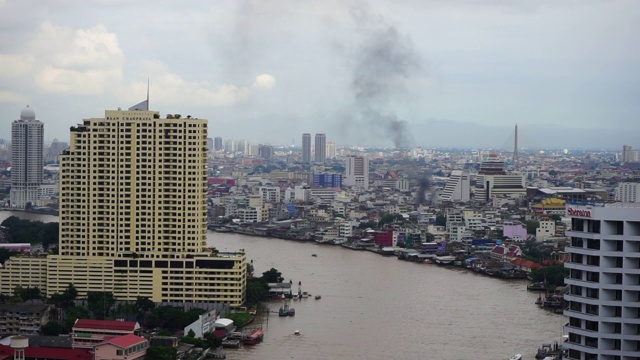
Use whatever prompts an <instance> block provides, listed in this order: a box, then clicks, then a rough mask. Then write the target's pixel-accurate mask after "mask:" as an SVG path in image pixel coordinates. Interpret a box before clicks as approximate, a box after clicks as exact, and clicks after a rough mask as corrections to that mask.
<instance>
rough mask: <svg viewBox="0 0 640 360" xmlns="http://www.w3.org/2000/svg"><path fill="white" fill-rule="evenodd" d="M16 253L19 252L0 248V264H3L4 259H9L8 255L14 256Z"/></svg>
mask: <svg viewBox="0 0 640 360" xmlns="http://www.w3.org/2000/svg"><path fill="white" fill-rule="evenodd" d="M18 254H19V253H18V252H17V251H12V250H8V249H5V248H0V264H4V263H5V261H7V260H9V258H10V257H12V256H16V255H18Z"/></svg>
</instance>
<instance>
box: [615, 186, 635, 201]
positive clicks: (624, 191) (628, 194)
mask: <svg viewBox="0 0 640 360" xmlns="http://www.w3.org/2000/svg"><path fill="white" fill-rule="evenodd" d="M615 199H616V201H621V202H633V203H635V202H640V183H632V182H622V183H619V184H618V187H617V188H616V194H615Z"/></svg>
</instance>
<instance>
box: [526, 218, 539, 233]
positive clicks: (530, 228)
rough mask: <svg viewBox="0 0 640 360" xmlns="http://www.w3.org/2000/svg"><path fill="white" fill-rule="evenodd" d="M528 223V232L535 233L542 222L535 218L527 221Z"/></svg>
mask: <svg viewBox="0 0 640 360" xmlns="http://www.w3.org/2000/svg"><path fill="white" fill-rule="evenodd" d="M526 224H527V234H534V235H535V233H536V229H537V228H538V227H540V223H539V222H537V221H535V220H529V221H527V222H526Z"/></svg>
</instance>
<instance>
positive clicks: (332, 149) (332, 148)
mask: <svg viewBox="0 0 640 360" xmlns="http://www.w3.org/2000/svg"><path fill="white" fill-rule="evenodd" d="M327 158H329V159H335V158H336V143H335V142H334V141H329V142H327Z"/></svg>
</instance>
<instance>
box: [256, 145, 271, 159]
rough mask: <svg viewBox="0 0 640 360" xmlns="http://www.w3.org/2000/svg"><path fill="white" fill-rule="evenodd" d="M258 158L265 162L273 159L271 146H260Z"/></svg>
mask: <svg viewBox="0 0 640 360" xmlns="http://www.w3.org/2000/svg"><path fill="white" fill-rule="evenodd" d="M258 156H260V157H262V158H263V159H265V160H271V158H272V157H273V146H271V145H260V146H259V148H258Z"/></svg>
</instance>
